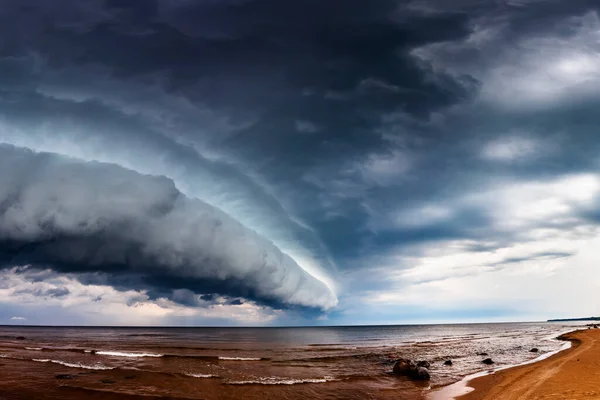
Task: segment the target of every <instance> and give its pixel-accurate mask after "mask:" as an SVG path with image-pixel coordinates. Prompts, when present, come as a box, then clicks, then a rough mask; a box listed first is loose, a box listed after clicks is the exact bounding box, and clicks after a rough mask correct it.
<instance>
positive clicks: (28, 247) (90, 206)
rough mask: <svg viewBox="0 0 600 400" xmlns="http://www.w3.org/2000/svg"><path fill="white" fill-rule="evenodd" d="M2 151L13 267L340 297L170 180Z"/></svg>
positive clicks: (4, 238)
mask: <svg viewBox="0 0 600 400" xmlns="http://www.w3.org/2000/svg"><path fill="white" fill-rule="evenodd" d="M0 154H1V157H0V169H1V170H3V171H12V172H11V174H10V175H8V174H4V175H2V176H1V178H0V246H1V247H2V252H1V254H2V260H3V262H4V264H5V265H7V266H8V265H15V264H16V265H23V264H33V265H37V266H40V267H41V266H50V267H51V268H52V269H53V270H55V271H59V272H68V273H88V272H106V273H110V274H111V276H113V277H117V278H118V277H121V276H125V277H127V276H128V275H132V276H135V277H137V278H138V279H139V281H140V282H145V283H146V284H148V285H149V286H155V287H157V288H161V287H162V288H163V289H164V288H170V289H191V290H196V289H197V288H199V287H205V288H206V287H210V288H213V289H214V290H215V291H219V293H222V294H230V292H231V293H232V294H233V295H244V296H248V297H251V298H257V299H263V300H264V301H273V302H278V303H281V304H289V305H299V306H312V307H321V308H329V307H332V306H334V305H335V304H336V301H337V300H336V298H335V295H333V294H332V293H331V291H330V290H329V289H328V288H327V287H326V286H325V285H324V284H323V283H322V282H320V281H318V280H317V279H315V278H313V277H312V276H310V275H309V274H307V273H306V272H304V271H303V270H302V269H301V268H300V267H299V266H298V265H297V264H296V263H295V262H294V261H293V260H292V259H291V258H290V257H288V256H287V255H285V254H282V253H281V252H280V251H279V250H278V249H277V248H276V247H275V246H274V245H273V244H272V243H270V242H269V241H267V240H265V239H263V238H261V237H260V236H258V235H257V234H256V233H255V232H253V231H251V230H249V229H247V228H245V227H243V226H242V225H241V224H239V223H238V222H236V221H234V220H233V219H232V218H230V217H229V216H228V215H226V214H225V213H223V212H221V211H219V210H217V209H215V208H213V207H211V206H209V205H207V204H205V203H203V202H201V201H199V200H190V199H187V198H186V197H185V196H183V195H182V194H181V193H180V192H179V191H178V190H177V189H176V188H175V187H174V185H173V183H172V182H171V181H169V180H168V179H165V178H160V177H151V176H142V175H140V174H137V173H135V172H132V171H128V170H125V169H123V168H120V167H118V166H115V165H108V164H99V163H82V162H79V161H77V160H72V159H66V158H61V157H57V156H53V155H51V154H35V153H32V152H30V151H28V150H23V149H18V148H14V147H7V146H3V147H0ZM133 281H135V280H132V281H131V282H133ZM126 282H127V281H126V280H121V281H120V283H121V284H124V283H126ZM170 285H173V286H170ZM48 295H54V296H57V295H59V293H55V294H48ZM175 297H177V298H179V297H188V298H189V292H176V293H175ZM179 300H181V299H179Z"/></svg>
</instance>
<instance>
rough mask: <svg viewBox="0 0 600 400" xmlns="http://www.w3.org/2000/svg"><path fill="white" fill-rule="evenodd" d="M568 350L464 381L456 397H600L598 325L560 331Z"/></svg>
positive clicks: (487, 399) (522, 399)
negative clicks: (466, 388) (462, 390)
mask: <svg viewBox="0 0 600 400" xmlns="http://www.w3.org/2000/svg"><path fill="white" fill-rule="evenodd" d="M562 338H563V339H565V340H569V341H571V343H572V347H571V348H570V349H568V350H565V351H563V352H560V353H558V354H556V355H554V356H552V357H550V358H548V359H546V360H543V361H540V362H538V363H534V364H529V365H523V366H519V367H515V368H510V369H506V370H502V371H498V372H497V373H495V374H491V375H486V376H483V377H479V378H475V379H473V380H472V381H470V382H469V383H468V386H469V387H472V388H474V389H475V390H474V391H472V392H470V393H468V394H466V395H463V396H460V397H457V400H492V399H493V400H517V399H518V400H528V399H561V400H562V399H568V400H579V399H586V400H588V399H600V329H586V330H580V331H576V332H572V333H568V334H565V335H563V337H562Z"/></svg>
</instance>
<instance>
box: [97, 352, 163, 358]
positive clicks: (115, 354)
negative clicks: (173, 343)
mask: <svg viewBox="0 0 600 400" xmlns="http://www.w3.org/2000/svg"><path fill="white" fill-rule="evenodd" d="M96 354H99V355H101V356H112V357H162V356H163V354H157V353H133V352H129V351H97V352H96Z"/></svg>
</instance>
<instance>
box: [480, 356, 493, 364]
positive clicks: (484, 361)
mask: <svg viewBox="0 0 600 400" xmlns="http://www.w3.org/2000/svg"><path fill="white" fill-rule="evenodd" d="M482 363H484V364H487V365H491V364H493V363H494V360H492V359H491V358H486V359H485V360H483V361H482Z"/></svg>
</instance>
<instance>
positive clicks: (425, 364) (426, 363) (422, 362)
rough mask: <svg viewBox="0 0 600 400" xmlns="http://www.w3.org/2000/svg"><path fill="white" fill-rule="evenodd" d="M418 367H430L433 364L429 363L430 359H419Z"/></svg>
mask: <svg viewBox="0 0 600 400" xmlns="http://www.w3.org/2000/svg"><path fill="white" fill-rule="evenodd" d="M417 367H423V368H429V367H431V364H429V361H425V360H421V361H417Z"/></svg>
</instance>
